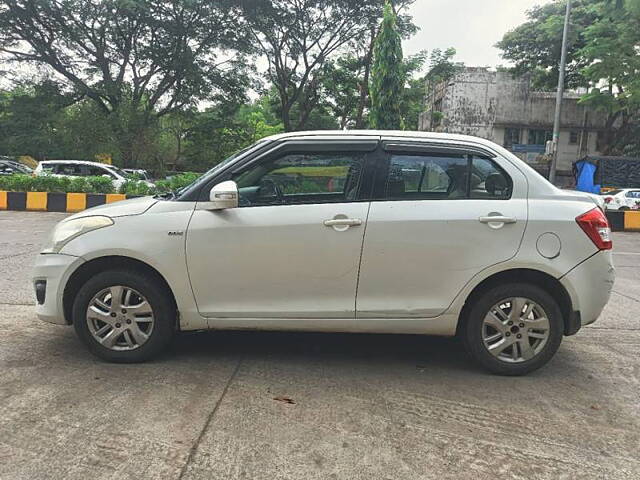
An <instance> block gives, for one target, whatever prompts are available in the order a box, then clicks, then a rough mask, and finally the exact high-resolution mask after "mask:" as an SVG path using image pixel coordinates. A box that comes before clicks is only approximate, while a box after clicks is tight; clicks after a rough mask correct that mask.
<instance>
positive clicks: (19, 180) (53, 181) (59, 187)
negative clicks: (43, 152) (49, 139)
mask: <svg viewBox="0 0 640 480" xmlns="http://www.w3.org/2000/svg"><path fill="white" fill-rule="evenodd" d="M0 190H6V191H10V192H51V193H70V192H72V193H113V192H114V191H115V189H114V188H113V182H112V181H111V180H110V179H108V178H105V177H55V176H53V175H40V176H35V177H33V176H31V175H0Z"/></svg>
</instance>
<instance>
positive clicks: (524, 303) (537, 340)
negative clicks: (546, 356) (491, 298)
mask: <svg viewBox="0 0 640 480" xmlns="http://www.w3.org/2000/svg"><path fill="white" fill-rule="evenodd" d="M550 328H551V327H550V324H549V318H548V317H547V314H546V312H545V311H544V309H543V308H542V307H541V306H540V305H539V304H537V303H536V302H534V301H533V300H531V299H529V298H524V297H512V298H507V299H504V300H502V301H500V302H498V303H496V304H495V305H494V306H493V307H491V308H490V309H489V311H488V312H487V314H486V316H485V318H484V321H483V323H482V340H483V342H484V346H485V347H486V349H487V350H488V351H489V353H491V355H493V356H494V357H496V358H497V359H499V360H501V361H503V362H507V363H521V362H526V361H528V360H531V359H532V358H534V357H535V356H536V355H538V354H539V353H540V352H541V351H542V350H543V349H544V346H545V345H546V344H547V341H548V340H549V335H550Z"/></svg>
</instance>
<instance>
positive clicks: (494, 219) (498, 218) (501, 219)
mask: <svg viewBox="0 0 640 480" xmlns="http://www.w3.org/2000/svg"><path fill="white" fill-rule="evenodd" d="M478 221H479V222H480V223H516V222H517V220H516V218H515V217H505V216H502V215H487V216H485V217H480V218H478Z"/></svg>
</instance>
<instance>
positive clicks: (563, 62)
mask: <svg viewBox="0 0 640 480" xmlns="http://www.w3.org/2000/svg"><path fill="white" fill-rule="evenodd" d="M570 16H571V0H567V12H566V14H565V17H564V30H563V32H562V53H561V54H560V70H559V75H558V91H557V93H556V113H555V118H554V120H553V140H552V142H553V143H552V154H551V155H552V156H551V168H550V169H549V181H550V182H551V183H555V181H556V169H557V168H558V140H559V139H560V114H561V112H562V98H563V96H564V77H565V70H566V68H567V47H568V42H569V18H570Z"/></svg>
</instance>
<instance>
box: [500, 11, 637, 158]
mask: <svg viewBox="0 0 640 480" xmlns="http://www.w3.org/2000/svg"><path fill="white" fill-rule="evenodd" d="M565 6H566V1H564V0H563V1H555V2H553V3H550V4H547V5H544V6H542V7H536V8H534V9H533V10H531V11H530V12H529V21H528V22H526V23H525V24H523V25H521V26H519V27H517V28H516V29H514V30H513V31H511V32H509V33H507V34H506V35H505V36H504V38H503V39H502V41H501V42H499V43H498V47H499V48H502V49H503V51H504V53H503V56H504V57H505V58H506V59H509V60H511V61H514V62H515V68H514V69H513V72H514V73H515V74H525V73H527V74H531V75H532V78H533V81H534V86H536V87H538V88H545V89H548V90H555V88H556V84H557V78H558V64H559V58H560V48H561V41H562V33H561V32H562V23H563V21H564V12H565ZM570 28H571V29H570V40H569V50H568V67H567V70H568V76H567V86H568V87H585V88H588V89H589V93H587V94H586V95H584V96H583V97H582V99H581V103H583V104H586V105H589V106H591V107H593V108H596V109H598V110H602V111H605V112H606V113H607V114H608V119H607V123H606V126H605V131H604V132H603V133H604V134H603V135H601V137H600V144H599V145H598V147H599V150H600V151H603V152H604V153H629V152H630V151H637V150H640V147H638V146H640V140H638V137H637V136H636V135H635V133H637V132H638V126H637V125H638V123H639V122H640V80H639V79H640V0H575V1H574V6H573V9H572V13H571V27H570Z"/></svg>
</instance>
